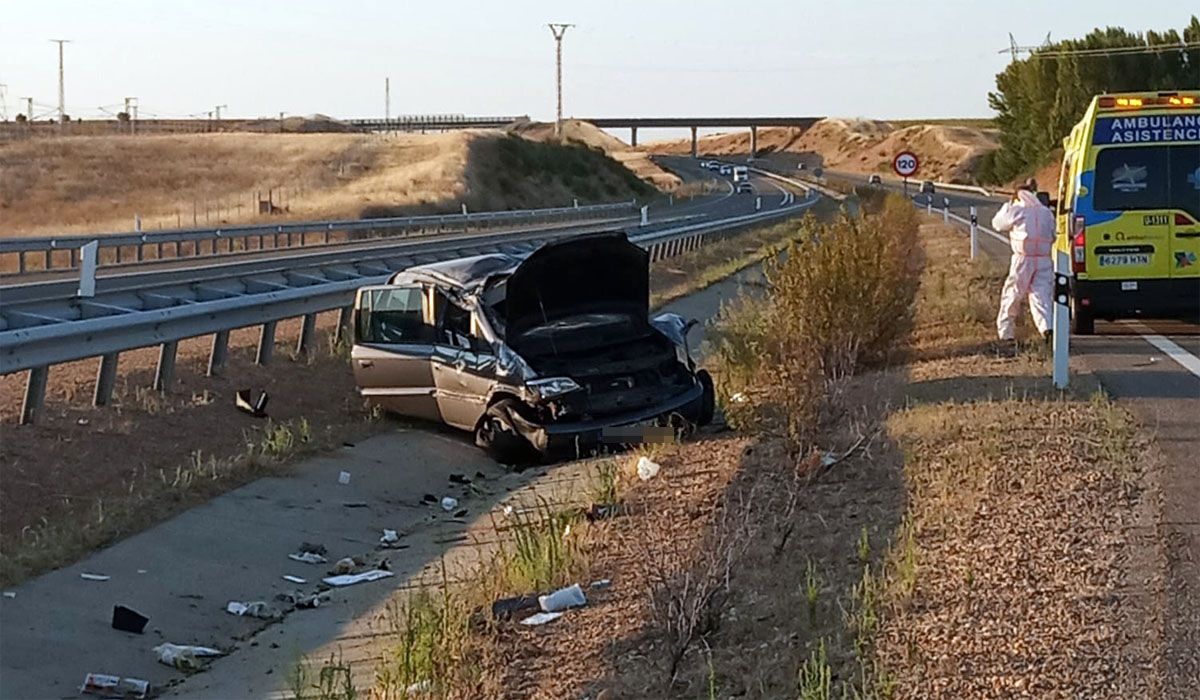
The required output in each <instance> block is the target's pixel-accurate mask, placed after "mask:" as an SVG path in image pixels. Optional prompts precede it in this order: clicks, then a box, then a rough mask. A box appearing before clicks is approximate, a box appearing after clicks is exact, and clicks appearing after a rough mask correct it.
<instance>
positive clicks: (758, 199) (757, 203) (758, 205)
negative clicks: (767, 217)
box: [754, 196, 762, 211]
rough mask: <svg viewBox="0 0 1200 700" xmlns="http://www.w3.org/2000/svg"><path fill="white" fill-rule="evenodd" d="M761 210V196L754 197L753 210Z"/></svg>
mask: <svg viewBox="0 0 1200 700" xmlns="http://www.w3.org/2000/svg"><path fill="white" fill-rule="evenodd" d="M761 210H762V197H761V196H757V197H755V198H754V211H761Z"/></svg>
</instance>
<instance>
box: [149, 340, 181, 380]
mask: <svg viewBox="0 0 1200 700" xmlns="http://www.w3.org/2000/svg"><path fill="white" fill-rule="evenodd" d="M178 347H179V343H177V342H176V341H174V340H169V341H167V342H165V343H163V344H162V345H161V346H160V347H159V349H158V366H157V367H155V368H154V390H155V391H162V392H165V391H166V390H167V387H168V386H170V385H171V380H172V379H173V378H174V377H175V351H176V350H177V349H178Z"/></svg>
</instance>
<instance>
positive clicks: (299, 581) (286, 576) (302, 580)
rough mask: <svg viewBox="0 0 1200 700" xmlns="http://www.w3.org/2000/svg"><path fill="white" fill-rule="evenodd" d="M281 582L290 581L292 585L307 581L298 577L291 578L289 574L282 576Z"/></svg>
mask: <svg viewBox="0 0 1200 700" xmlns="http://www.w3.org/2000/svg"><path fill="white" fill-rule="evenodd" d="M283 580H284V581H291V582H292V583H308V581H306V580H305V579H302V578H300V577H299V576H292V575H291V574H284V576H283Z"/></svg>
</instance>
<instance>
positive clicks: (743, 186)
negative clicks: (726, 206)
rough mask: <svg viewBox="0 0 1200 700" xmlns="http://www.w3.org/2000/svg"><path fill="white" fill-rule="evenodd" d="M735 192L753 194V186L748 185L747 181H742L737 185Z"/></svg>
mask: <svg viewBox="0 0 1200 700" xmlns="http://www.w3.org/2000/svg"><path fill="white" fill-rule="evenodd" d="M737 192H738V194H746V193H750V194H753V193H754V185H751V184H750V183H749V181H746V180H743V181H742V182H739V183H738V186H737Z"/></svg>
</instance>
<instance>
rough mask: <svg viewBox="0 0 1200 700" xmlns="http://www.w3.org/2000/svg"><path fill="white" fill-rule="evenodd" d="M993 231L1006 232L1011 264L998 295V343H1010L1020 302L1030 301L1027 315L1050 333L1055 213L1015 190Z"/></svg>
mask: <svg viewBox="0 0 1200 700" xmlns="http://www.w3.org/2000/svg"><path fill="white" fill-rule="evenodd" d="M992 228H994V229H996V230H997V231H999V232H1000V233H1008V240H1009V245H1010V246H1012V253H1013V254H1012V262H1011V264H1010V265H1009V269H1008V279H1006V280H1005V281H1004V289H1003V291H1002V292H1001V293H1000V313H999V314H998V315H997V316H996V331H997V333H998V334H999V335H1000V339H1001V340H1012V338H1013V323H1014V321H1016V319H1017V316H1018V315H1020V313H1021V301H1022V300H1024V299H1025V298H1026V297H1028V298H1029V312H1030V314H1031V315H1032V316H1033V322H1034V325H1036V326H1037V329H1038V332H1039V333H1042V334H1045V333H1046V332H1047V331H1049V330H1050V322H1051V303H1052V299H1053V296H1054V266H1053V264H1052V262H1051V258H1050V251H1051V249H1052V248H1053V247H1054V213H1053V212H1051V211H1050V209H1049V208H1048V207H1046V206H1045V205H1043V204H1042V203H1041V202H1040V201H1038V198H1037V195H1036V194H1034V193H1033V192H1031V191H1029V190H1018V191H1017V197H1016V199H1015V200H1014V201H1011V202H1006V203H1005V204H1004V206H1002V207H1000V211H998V212H996V216H995V217H993V218H992Z"/></svg>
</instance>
